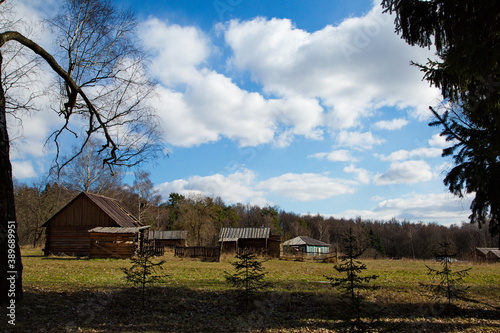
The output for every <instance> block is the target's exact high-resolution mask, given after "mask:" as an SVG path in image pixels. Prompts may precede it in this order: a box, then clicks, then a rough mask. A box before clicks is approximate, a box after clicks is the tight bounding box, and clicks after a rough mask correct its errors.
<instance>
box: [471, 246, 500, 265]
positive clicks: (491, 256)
mask: <svg viewBox="0 0 500 333" xmlns="http://www.w3.org/2000/svg"><path fill="white" fill-rule="evenodd" d="M475 256H476V260H478V261H490V262H500V249H497V248H485V247H477V248H476V253H475Z"/></svg>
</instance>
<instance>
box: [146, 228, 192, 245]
mask: <svg viewBox="0 0 500 333" xmlns="http://www.w3.org/2000/svg"><path fill="white" fill-rule="evenodd" d="M186 239H187V230H161V231H158V230H155V231H153V230H150V231H149V240H150V241H153V242H154V244H155V246H162V247H164V248H170V249H174V248H175V247H176V246H178V247H185V246H187V241H186Z"/></svg>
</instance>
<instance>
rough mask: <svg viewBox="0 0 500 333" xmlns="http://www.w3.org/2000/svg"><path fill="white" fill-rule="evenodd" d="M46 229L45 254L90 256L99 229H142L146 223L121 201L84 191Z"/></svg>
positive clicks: (45, 225)
mask: <svg viewBox="0 0 500 333" xmlns="http://www.w3.org/2000/svg"><path fill="white" fill-rule="evenodd" d="M42 227H45V228H46V229H45V235H46V240H45V249H44V253H45V255H49V254H57V255H61V254H65V255H74V256H89V254H90V233H89V230H91V229H94V228H97V227H122V228H139V227H142V224H141V223H140V222H139V221H138V220H137V219H136V218H135V217H134V216H132V214H130V213H129V212H127V211H126V210H125V209H124V208H123V207H122V206H121V205H120V203H119V202H118V201H117V200H115V199H111V198H107V197H104V196H101V195H97V194H92V193H88V192H82V193H80V194H79V195H77V196H76V197H75V198H74V199H73V200H71V201H70V202H69V203H68V204H67V205H66V206H64V207H63V208H62V209H61V210H60V211H58V212H57V213H56V214H54V216H52V217H51V218H50V219H49V220H47V222H45V223H44V224H43V225H42ZM138 230H139V229H138Z"/></svg>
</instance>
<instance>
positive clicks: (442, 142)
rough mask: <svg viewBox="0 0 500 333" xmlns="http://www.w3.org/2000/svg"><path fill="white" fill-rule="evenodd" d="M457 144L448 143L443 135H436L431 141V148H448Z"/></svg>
mask: <svg viewBox="0 0 500 333" xmlns="http://www.w3.org/2000/svg"><path fill="white" fill-rule="evenodd" d="M454 144H455V142H453V141H446V137H445V136H442V135H441V134H434V135H433V136H432V138H430V139H429V146H432V147H439V148H448V147H451V146H453V145H454Z"/></svg>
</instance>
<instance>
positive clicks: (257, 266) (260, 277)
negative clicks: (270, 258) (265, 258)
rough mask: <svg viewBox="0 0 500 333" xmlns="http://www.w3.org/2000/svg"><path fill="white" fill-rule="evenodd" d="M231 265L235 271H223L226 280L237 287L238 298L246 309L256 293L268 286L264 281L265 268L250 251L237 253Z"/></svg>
mask: <svg viewBox="0 0 500 333" xmlns="http://www.w3.org/2000/svg"><path fill="white" fill-rule="evenodd" d="M231 265H233V267H234V270H235V272H233V273H228V272H225V276H226V281H227V282H228V283H230V284H231V285H232V286H233V287H234V288H237V289H238V294H239V297H240V300H242V301H243V304H244V305H245V308H246V310H247V311H248V310H249V309H250V306H251V302H252V301H253V300H254V299H255V297H256V293H257V292H259V291H262V290H264V289H266V288H268V287H269V286H270V283H269V282H267V281H265V276H266V272H265V269H264V267H263V266H262V261H260V260H259V259H257V257H256V256H255V255H254V254H252V253H251V252H243V253H240V254H238V255H237V256H236V261H234V262H232V263H231Z"/></svg>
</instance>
